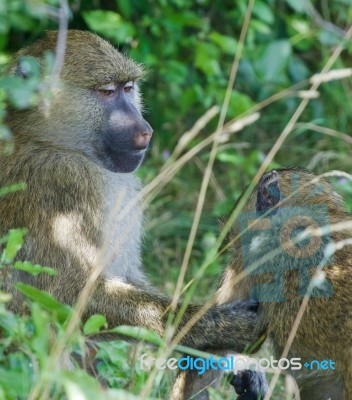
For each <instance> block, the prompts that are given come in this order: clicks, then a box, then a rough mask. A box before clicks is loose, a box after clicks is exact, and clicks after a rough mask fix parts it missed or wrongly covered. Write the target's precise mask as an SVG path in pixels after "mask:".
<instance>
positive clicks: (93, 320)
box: [83, 314, 108, 335]
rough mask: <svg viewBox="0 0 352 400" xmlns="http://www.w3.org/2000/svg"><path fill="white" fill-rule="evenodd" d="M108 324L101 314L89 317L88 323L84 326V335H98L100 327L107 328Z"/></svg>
mask: <svg viewBox="0 0 352 400" xmlns="http://www.w3.org/2000/svg"><path fill="white" fill-rule="evenodd" d="M107 326H108V324H107V322H106V318H105V317H104V315H101V314H94V315H92V316H91V317H89V319H88V321H87V322H86V323H85V324H84V327H83V332H84V334H85V335H91V334H93V333H98V332H99V331H100V329H101V328H102V327H105V328H107Z"/></svg>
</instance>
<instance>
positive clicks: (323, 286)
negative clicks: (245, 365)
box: [182, 168, 352, 400]
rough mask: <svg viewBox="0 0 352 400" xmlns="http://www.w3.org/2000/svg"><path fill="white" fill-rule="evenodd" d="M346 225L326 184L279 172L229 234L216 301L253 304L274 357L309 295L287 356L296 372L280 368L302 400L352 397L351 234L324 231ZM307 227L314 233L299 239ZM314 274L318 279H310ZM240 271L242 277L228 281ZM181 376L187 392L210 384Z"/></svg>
mask: <svg viewBox="0 0 352 400" xmlns="http://www.w3.org/2000/svg"><path fill="white" fill-rule="evenodd" d="M347 220H351V215H350V214H348V213H347V212H346V211H345V209H344V205H343V202H342V199H341V197H340V196H339V195H338V194H337V193H336V192H335V191H334V189H333V188H332V186H331V185H330V184H329V183H328V182H327V181H326V180H324V179H318V178H317V177H316V176H315V175H314V174H312V173H310V172H307V171H305V170H301V169H293V168H291V169H282V170H276V171H272V172H269V173H267V174H265V175H263V177H262V178H261V180H260V182H259V183H258V185H257V187H256V188H255V190H254V191H253V193H252V195H251V197H250V198H249V200H248V201H247V203H246V205H245V207H244V208H243V210H242V212H241V214H240V215H239V217H238V220H237V222H236V224H235V225H234V227H233V229H232V232H231V234H230V237H231V240H232V241H233V243H232V251H233V259H232V261H231V263H230V264H229V265H228V266H227V268H226V270H225V272H224V275H223V279H222V284H221V287H220V288H219V290H218V293H217V299H218V303H219V304H221V303H223V302H228V301H231V300H234V299H248V298H253V299H255V300H256V301H258V302H259V310H258V314H259V325H258V327H257V329H258V328H259V330H260V329H263V328H265V327H267V334H268V337H269V339H270V340H271V342H272V345H273V346H272V347H273V356H274V358H275V359H279V358H280V356H281V354H282V352H283V349H284V347H285V344H286V342H287V339H288V337H289V334H290V331H291V329H292V327H293V323H294V321H295V319H296V316H297V313H298V311H299V309H300V307H301V304H302V300H303V296H304V295H305V294H306V293H309V294H310V298H309V302H308V307H307V309H306V310H305V312H304V314H303V317H302V320H301V322H300V325H299V328H298V330H297V333H296V335H295V338H294V340H293V343H292V346H291V348H290V350H289V353H288V356H287V358H288V359H291V358H298V359H300V363H301V364H302V368H301V369H297V370H295V369H292V368H291V367H292V365H291V366H290V367H289V368H288V369H286V372H289V373H291V374H292V375H293V377H294V378H295V379H296V380H297V383H298V386H299V390H300V396H301V399H302V400H327V399H331V400H342V399H344V400H351V399H352V362H351V359H352V305H351V300H350V296H351V290H352V251H351V248H350V247H348V246H347V245H348V239H349V238H351V237H352V230H351V229H349V228H348V229H346V228H344V229H339V230H337V231H334V229H333V228H332V227H333V226H334V224H338V223H341V222H342V223H343V222H344V221H347ZM309 227H310V228H312V229H315V231H312V233H311V235H308V236H304V235H303V232H304V231H305V229H306V228H309ZM330 227H331V229H330ZM240 232H241V238H240V239H239V238H238V235H239V234H240ZM300 234H301V235H300ZM346 240H347V242H346ZM337 243H339V244H337ZM344 244H345V245H344ZM255 266H256V267H257V269H256V270H252V271H251V270H250V267H252V268H253V267H255ZM316 271H320V274H317V275H314V274H315V272H316ZM243 272H245V278H244V279H243V280H241V281H240V282H239V283H236V280H237V277H238V276H239V274H241V273H243ZM322 274H323V275H322ZM313 276H315V278H314V280H313V281H312V278H313ZM311 281H312V282H311ZM284 364H285V362H284ZM284 364H282V365H284ZM276 366H277V365H276ZM285 366H286V365H284V367H285ZM187 375H190V374H189V373H186V374H184V376H183V377H182V378H183V381H185V382H188V389H187V390H188V394H189V393H190V392H193V393H196V392H197V391H199V390H200V389H201V388H202V387H203V388H204V387H206V386H207V385H208V384H209V383H210V382H212V381H213V380H216V377H214V373H213V374H212V375H211V374H209V377H208V378H206V377H205V376H203V377H202V378H201V379H198V381H197V379H192V381H191V382H190V378H189V377H188V376H187ZM193 378H196V377H193ZM254 382H255V379H254ZM186 386H187V385H186ZM245 396H246V391H245V392H244V393H243V397H240V398H241V399H244V398H246V399H247V398H248V399H256V397H255V396H253V397H250V396H249V394H248V397H245ZM194 398H195V399H198V398H199V399H200V398H207V397H206V396H203V397H201V396H198V397H194Z"/></svg>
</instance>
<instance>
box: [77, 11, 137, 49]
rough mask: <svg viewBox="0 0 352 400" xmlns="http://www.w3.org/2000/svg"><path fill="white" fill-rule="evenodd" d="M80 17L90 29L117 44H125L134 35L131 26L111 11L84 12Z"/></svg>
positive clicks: (133, 29) (134, 31)
mask: <svg viewBox="0 0 352 400" xmlns="http://www.w3.org/2000/svg"><path fill="white" fill-rule="evenodd" d="M82 16H83V19H84V20H85V22H86V24H87V25H88V26H89V28H90V29H92V30H93V31H95V32H97V33H100V34H101V35H104V36H105V37H108V38H110V39H113V40H114V41H115V42H117V43H119V42H126V41H127V40H128V39H131V38H132V37H133V36H134V35H135V33H136V30H135V28H134V26H133V25H132V24H130V23H128V22H126V21H124V20H123V18H122V17H121V15H120V14H118V13H115V12H113V11H104V10H95V11H86V12H84V13H82Z"/></svg>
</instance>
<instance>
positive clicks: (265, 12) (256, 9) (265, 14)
mask: <svg viewBox="0 0 352 400" xmlns="http://www.w3.org/2000/svg"><path fill="white" fill-rule="evenodd" d="M253 14H254V15H255V16H256V17H257V18H258V19H260V20H261V21H263V22H266V23H267V24H272V23H273V22H274V14H273V12H272V11H271V8H270V7H269V6H268V5H267V4H265V2H264V1H256V2H255V3H254V6H253Z"/></svg>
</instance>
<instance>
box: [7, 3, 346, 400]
mask: <svg viewBox="0 0 352 400" xmlns="http://www.w3.org/2000/svg"><path fill="white" fill-rule="evenodd" d="M251 3H252V2H251V1H249V2H248V1H247V0H237V1H230V0H224V1H221V2H213V1H210V0H196V1H192V0H170V1H166V0H153V1H152V0H148V1H137V0H94V1H91V2H86V1H80V0H72V1H70V2H69V9H66V11H67V12H68V16H69V27H70V28H74V29H88V30H91V31H94V32H96V33H98V34H99V35H101V36H102V37H105V38H107V39H108V40H110V41H111V42H112V43H113V44H114V45H116V46H117V47H118V48H119V49H120V51H122V52H126V53H127V54H128V55H129V56H131V57H132V58H134V59H136V60H137V61H139V62H141V63H143V64H145V65H146V67H147V69H148V76H147V79H146V80H145V82H144V83H143V84H142V91H143V93H144V98H145V113H146V116H147V119H148V121H150V123H151V125H152V126H153V128H154V132H155V135H154V136H155V138H154V141H153V146H152V148H151V150H150V153H149V155H148V158H147V160H146V162H145V163H144V165H143V167H142V168H141V169H140V170H139V172H138V173H139V175H140V177H141V179H142V181H143V182H144V183H145V184H147V183H148V182H150V181H151V180H152V179H153V178H155V177H156V176H157V175H158V174H159V173H160V171H165V168H167V167H168V166H170V165H179V166H180V168H179V170H178V171H177V173H175V174H171V173H170V172H169V173H168V174H166V178H165V179H164V180H163V181H162V184H161V185H159V186H158V187H157V189H156V190H154V191H153V192H152V193H151V194H149V195H148V196H147V199H146V200H147V201H148V217H147V221H146V234H145V252H144V253H145V254H144V262H145V268H146V269H147V271H148V273H149V274H150V275H151V277H152V279H153V281H154V283H155V284H156V285H158V287H159V288H160V289H161V290H162V291H163V292H165V293H168V294H170V295H172V294H173V293H174V290H175V285H176V282H177V279H178V276H179V272H180V266H181V265H182V263H185V264H186V265H189V266H188V268H187V273H186V277H185V280H184V286H186V284H187V283H189V282H190V281H191V280H192V279H193V278H194V277H195V276H196V277H197V279H199V277H201V281H200V282H198V283H197V286H196V288H197V290H194V288H193V289H192V287H193V286H194V285H193V286H192V285H191V286H190V290H188V291H186V293H191V294H192V301H204V300H205V299H207V298H209V297H210V296H211V294H212V293H213V292H214V291H215V289H216V287H217V285H218V282H219V277H220V274H221V270H222V267H223V266H224V265H225V263H226V262H227V259H228V255H227V254H226V252H224V253H222V254H221V255H219V256H218V257H217V258H215V259H212V260H211V262H210V263H206V264H207V267H206V268H202V266H203V265H204V262H205V260H208V258H209V256H210V255H212V254H213V252H214V249H215V250H216V245H217V238H218V235H219V223H218V221H219V219H221V218H223V217H225V216H226V215H227V214H228V213H229V212H230V211H231V210H232V209H233V207H234V204H235V202H236V200H237V199H238V197H239V195H240V194H241V192H242V191H243V188H244V187H245V186H246V185H248V184H249V183H250V182H251V181H252V179H253V178H254V177H255V175H256V173H257V171H258V170H259V168H260V167H261V165H262V164H263V162H265V165H264V166H266V167H268V168H271V167H281V166H292V165H296V166H300V167H306V168H309V169H311V170H313V171H315V172H317V173H323V172H327V171H330V170H335V169H336V170H341V171H347V172H349V171H350V170H351V167H352V159H351V157H349V153H350V150H351V147H352V137H351V136H350V130H351V126H352V115H351V112H350V109H351V105H352V104H351V100H350V99H351V98H352V80H351V75H352V74H351V69H349V70H347V69H346V68H347V66H349V65H351V59H352V42H351V40H344V37H345V35H346V33H347V31H348V29H349V23H350V21H351V20H352V7H351V2H350V0H336V1H334V2H332V1H330V2H328V1H327V0H311V1H309V0H284V1H280V0H255V2H254V5H253V9H252V11H251V12H250V9H249V5H250V4H251ZM65 4H66V2H65V1H61V2H60V1H59V0H45V1H44V0H11V1H6V0H5V1H4V0H2V1H0V65H1V66H2V67H4V69H6V67H7V66H8V64H9V63H10V61H11V55H12V54H13V52H15V51H16V50H18V49H19V48H20V47H22V46H23V45H25V44H26V43H28V42H32V41H33V40H35V39H36V38H37V37H39V36H40V35H41V34H42V33H43V31H44V30H46V29H58V26H59V23H60V18H59V17H60V15H62V14H64V13H62V12H61V14H60V9H61V11H62V10H65ZM246 15H247V16H248V15H250V22H249V25H248V29H247V32H246V36H245V40H244V47H243V50H242V53H241V59H240V62H239V65H238V71H237V75H236V80H235V84H234V87H233V89H232V90H231V92H230V97H229V102H228V109H227V113H226V122H227V125H225V126H226V127H227V136H226V135H225V136H224V135H223V138H224V140H222V141H221V142H219V144H218V148H217V151H216V157H215V163H214V166H213V169H212V175H211V179H210V182H209V188H208V190H207V192H206V198H205V203H204V207H203V209H202V210H201V211H202V212H201V217H200V221H199V226H198V229H197V231H196V236H195V241H194V245H193V247H192V251H191V253H190V259H189V260H187V258H184V254H185V251H186V248H187V243H191V242H190V241H189V235H190V229H191V226H192V222H193V219H194V215H195V209H196V205H197V201H198V196H199V192H200V188H201V183H202V180H203V178H204V176H205V175H204V172H205V170H206V168H207V164H208V162H209V160H210V161H211V157H212V155H211V146H212V142H211V141H209V145H207V146H205V145H204V146H203V145H202V143H204V141H206V140H207V138H209V136H210V135H211V134H212V133H213V132H214V131H216V129H217V124H218V120H219V114H218V113H215V112H214V115H213V118H211V119H210V120H209V121H207V124H206V126H205V127H204V128H203V129H201V130H199V131H197V132H196V134H194V135H192V136H191V137H190V136H189V135H187V134H185V132H189V130H190V129H191V128H192V126H193V125H194V124H195V122H196V121H197V120H198V119H199V118H200V117H202V116H203V115H204V114H205V113H206V112H207V110H209V109H210V108H211V107H212V106H214V105H217V106H219V107H222V106H223V102H224V98H225V95H226V91H227V86H228V82H229V77H230V71H231V68H232V65H233V62H234V57H235V55H236V54H239V53H240V51H241V48H242V44H243V43H242V42H241V40H240V35H241V31H243V26H244V21H245V20H246ZM61 21H62V19H61ZM338 46H341V49H342V51H341V54H340V55H339V56H338V57H337V59H336V61H335V62H334V64H333V65H332V67H331V68H330V69H332V70H338V71H337V72H336V73H335V75H336V76H332V75H325V78H326V79H325V80H326V82H322V83H321V85H320V86H319V88H318V89H317V90H310V91H309V89H310V87H311V83H310V78H311V77H312V76H313V75H316V74H318V73H320V72H321V71H322V70H323V68H324V66H325V65H326V63H327V62H328V60H329V59H330V57H331V55H332V54H333V53H334V51H335V50H336V48H338ZM53 61H54V58H53V55H48V57H47V63H46V64H47V66H46V67H47V69H48V70H49V69H50V68H51V67H52V65H53ZM27 62H28V68H31V70H32V74H31V79H29V80H26V81H25V82H23V81H22V80H20V79H18V78H15V77H9V76H7V75H6V74H5V75H3V77H2V78H1V79H0V137H1V138H2V139H3V146H2V149H3V151H9V148H8V141H7V139H9V138H10V137H11V132H10V131H9V130H8V128H7V127H6V126H5V124H4V123H1V121H3V118H4V116H5V114H6V107H7V106H8V105H11V106H14V107H17V108H27V107H30V106H31V105H33V104H36V103H37V102H38V100H39V99H40V98H41V97H42V96H46V95H50V94H48V93H47V92H48V88H49V86H48V82H46V81H45V74H44V75H41V73H40V71H37V70H35V66H34V64H32V63H31V60H30V59H28V60H27ZM304 99H309V101H308V104H307V106H306V107H305V109H304V111H303V113H302V114H301V115H300V118H299V120H298V121H297V123H295V124H294V126H293V129H292V130H291V131H290V132H289V134H288V135H287V138H286V139H285V140H284V141H283V142H282V143H281V144H280V146H279V149H278V151H277V152H276V154H273V156H274V157H271V156H270V150H271V149H273V146H274V144H275V142H276V141H277V139H278V138H279V136H280V134H281V132H282V131H283V130H284V129H285V127H286V125H287V123H288V122H289V120H290V118H291V117H292V115H293V114H294V113H295V111H296V109H297V107H298V106H299V105H300V104H301V102H302V101H304ZM254 112H259V115H257V114H254V115H255V118H252V120H251V121H247V125H246V126H244V127H243V129H242V128H241V127H238V125H237V127H236V126H234V122H235V121H238V120H239V119H241V118H242V117H245V116H249V115H252V116H253V113H254ZM229 121H230V122H229ZM187 138H190V140H188V141H187V140H186V139H187ZM181 143H184V145H182V146H181ZM197 146H203V148H202V150H201V151H199V152H196V154H194V155H192V156H190V157H189V160H188V161H187V163H184V165H181V164H180V157H181V156H183V155H185V154H187V152H188V151H190V150H191V149H195V148H197ZM175 148H176V157H174V156H175V153H173V152H174V149H175ZM268 154H269V156H270V158H268V159H267V156H268ZM177 163H178V164H177ZM333 179H334V183H335V184H336V187H337V189H338V191H339V192H340V193H341V195H342V196H343V197H344V199H345V200H346V202H347V206H348V207H349V209H350V210H352V197H351V194H352V183H351V180H349V178H348V177H344V176H342V175H341V174H336V177H335V178H333ZM13 190H21V186H15V187H11V188H0V196H4V195H6V194H7V193H8V192H9V191H13ZM24 235H25V231H24V230H20V231H18V230H17V231H10V232H9V233H8V235H7V236H6V237H3V238H0V246H2V247H1V248H2V249H3V250H2V253H1V254H0V282H1V277H2V274H3V273H4V274H5V273H6V271H7V269H8V268H9V267H11V268H17V269H22V270H23V269H24V270H26V271H28V272H29V273H32V274H33V275H36V274H38V273H49V274H53V271H52V270H51V269H50V268H49V267H50V266H37V265H32V264H30V263H29V262H28V263H27V262H26V263H18V262H17V263H13V260H14V258H15V255H16V253H17V251H18V250H19V249H20V247H21V243H22V241H23V237H24ZM199 271H201V273H200V272H199ZM53 279H55V278H53ZM17 289H18V290H20V291H21V292H22V293H24V294H25V295H26V297H27V298H28V305H29V313H28V314H27V315H26V316H20V315H16V314H13V313H12V312H10V311H7V310H6V309H5V306H6V302H7V301H8V299H9V295H8V294H7V293H6V292H0V329H1V331H2V335H1V338H0V400H1V399H27V398H30V399H37V398H43V399H44V398H45V397H44V394H43V393H45V394H46V396H47V397H46V398H53V399H55V398H60V399H61V398H68V399H78V398H79V399H92V398H94V399H100V398H101V399H106V398H113V399H119V398H121V399H129V398H131V399H132V398H134V396H137V395H138V394H140V393H141V391H142V390H144V392H143V393H144V396H147V397H150V398H153V399H154V398H155V399H157V398H160V399H164V398H167V393H168V390H169V383H170V382H171V380H172V376H171V375H170V374H165V372H164V371H154V372H153V373H152V374H151V373H150V372H148V371H143V370H141V368H140V365H139V361H138V357H139V355H140V354H141V353H142V352H146V351H148V352H152V353H154V354H155V353H156V351H157V350H156V349H155V348H150V347H145V346H144V347H142V348H141V347H136V346H131V345H128V344H126V343H125V342H121V341H116V342H113V343H101V344H99V346H98V347H99V350H98V353H97V357H98V358H99V362H98V370H99V374H100V376H101V377H102V379H104V380H105V381H106V382H107V384H108V386H109V388H110V389H109V390H107V391H105V392H103V391H102V390H101V388H100V386H99V385H98V383H97V381H96V380H94V379H93V378H92V377H91V376H89V375H88V374H87V373H86V372H85V371H84V370H83V369H81V368H80V367H79V366H77V365H76V366H75V367H74V368H72V369H70V370H67V369H65V368H61V367H60V365H59V361H58V360H57V359H53V357H49V354H52V351H53V348H54V350H55V346H54V344H53V335H52V334H51V333H50V330H49V327H51V329H52V332H55V337H56V341H57V342H59V343H60V341H64V343H65V346H66V348H67V349H69V350H72V351H76V352H83V351H84V349H85V347H86V344H85V341H84V339H87V340H88V341H89V337H90V336H91V335H93V334H95V333H96V332H99V331H100V330H107V329H113V328H114V327H107V326H106V323H105V320H104V318H103V317H102V316H94V317H92V318H91V319H90V320H89V321H88V322H87V323H86V324H85V325H84V326H83V327H81V330H80V331H79V332H78V331H74V332H73V334H72V335H71V336H70V337H69V338H67V334H66V328H67V321H68V318H69V317H70V315H71V313H72V309H70V308H69V307H68V306H65V305H63V304H60V303H58V302H57V301H56V300H55V299H54V298H52V297H51V296H50V295H49V294H48V293H45V292H40V291H38V290H37V289H35V288H33V287H30V286H26V285H24V284H18V286H17ZM126 334H127V335H131V336H135V335H136V331H135V330H133V329H129V330H127V333H126ZM143 335H144V336H143ZM143 335H142V336H143V337H144V338H145V339H148V341H152V342H153V341H154V342H155V340H156V338H155V337H150V334H149V333H146V332H144V333H143ZM150 376H151V377H152V378H153V382H152V385H151V386H150V387H149V386H148V385H146V382H149V381H148V377H150ZM43 388H47V389H43ZM39 389H40V390H41V391H42V392H40V390H39ZM38 390H39V392H38ZM43 390H44V392H43ZM45 390H48V392H45ZM224 393H227V395H228V396H229V393H233V392H232V389H231V388H230V389H229V388H228V387H227V385H225V384H224V385H223V387H222V388H220V390H219V391H213V394H212V398H213V399H220V398H223V397H222V396H224ZM39 395H40V396H42V397H39ZM272 398H273V399H281V398H282V399H283V398H286V396H285V395H284V388H283V381H281V386H280V387H278V389H277V391H276V393H275V394H274V396H273V397H272Z"/></svg>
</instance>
